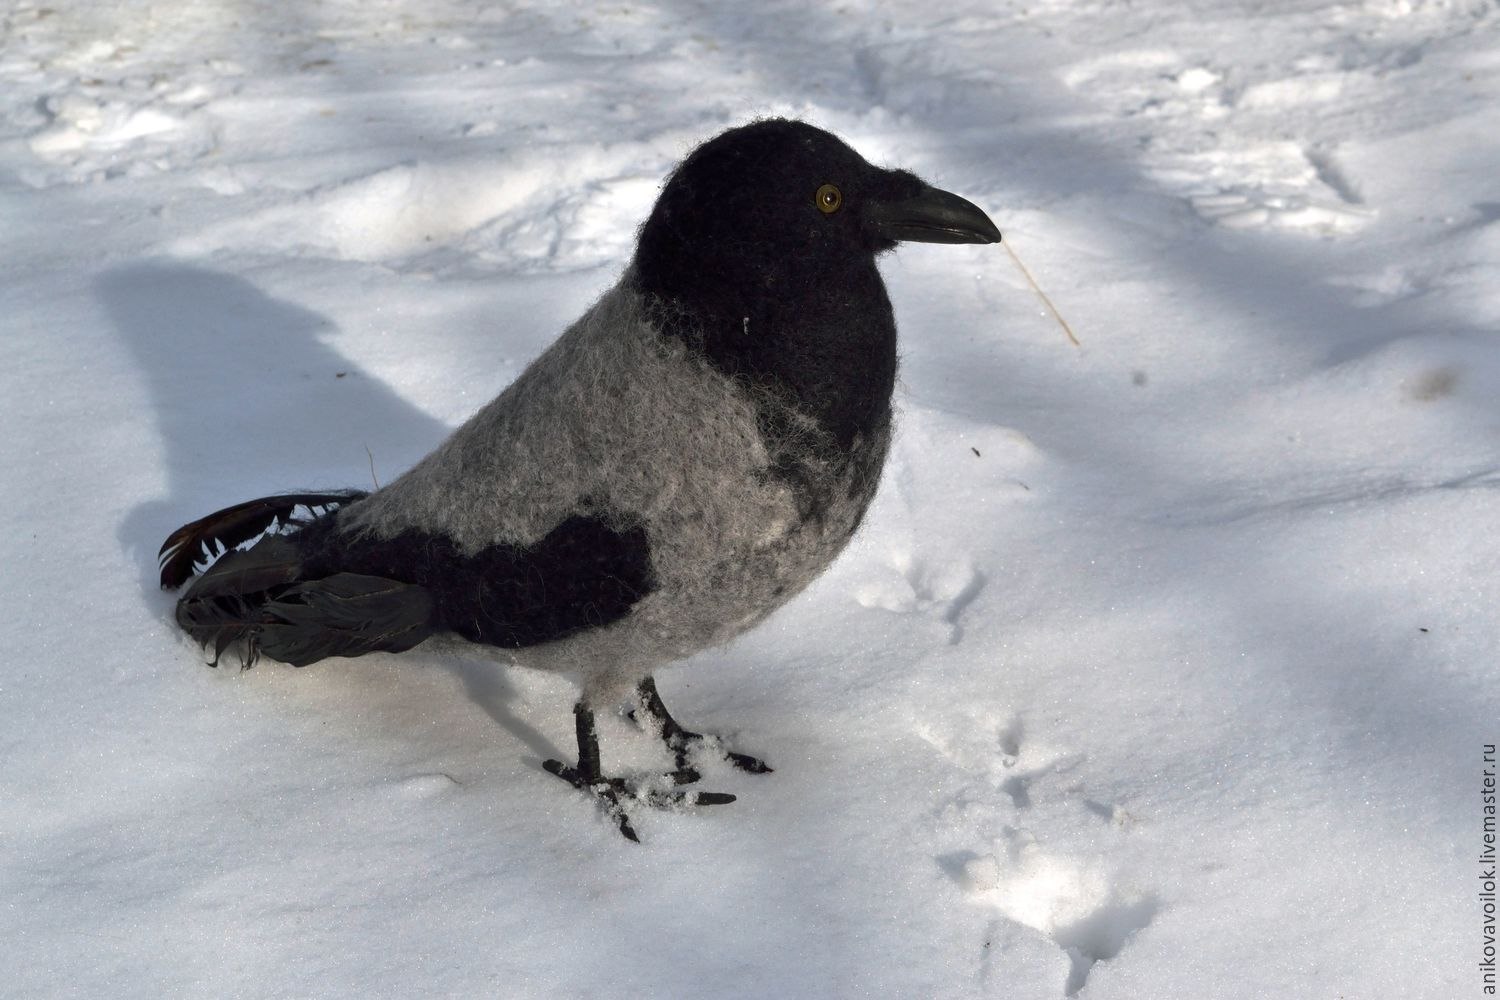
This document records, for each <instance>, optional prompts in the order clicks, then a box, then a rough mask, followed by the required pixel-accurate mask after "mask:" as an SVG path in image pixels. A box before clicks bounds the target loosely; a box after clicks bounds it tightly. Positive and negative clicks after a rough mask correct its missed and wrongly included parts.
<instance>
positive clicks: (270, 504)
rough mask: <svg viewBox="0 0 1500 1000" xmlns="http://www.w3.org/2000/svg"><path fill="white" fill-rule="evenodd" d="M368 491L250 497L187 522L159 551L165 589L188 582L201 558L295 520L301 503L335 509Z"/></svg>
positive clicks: (364, 494)
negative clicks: (275, 525)
mask: <svg viewBox="0 0 1500 1000" xmlns="http://www.w3.org/2000/svg"><path fill="white" fill-rule="evenodd" d="M366 495H367V494H366V493H365V492H364V491H363V490H330V491H328V492H324V493H285V494H282V495H281V496H274V497H261V498H260V499H258V500H246V501H245V502H244V503H237V504H235V505H234V506H233V507H225V508H224V509H223V510H219V511H215V512H214V513H212V514H209V515H208V516H207V517H201V518H199V519H198V520H196V521H193V522H191V523H189V524H184V525H183V526H182V527H180V528H178V529H177V530H176V531H174V532H172V533H171V534H170V535H168V536H167V540H166V541H165V542H163V543H162V546H161V551H160V552H159V553H158V555H157V559H158V561H159V563H160V566H161V586H162V589H163V590H176V589H177V588H178V587H180V586H182V585H183V584H184V583H186V582H187V580H188V578H189V577H191V576H192V575H193V573H194V571H195V567H196V564H197V562H198V561H199V560H200V559H203V558H205V557H207V558H210V559H211V558H213V557H214V556H216V555H217V554H218V552H219V551H222V549H233V548H234V547H235V546H237V545H241V544H243V543H245V542H248V541H249V540H250V539H252V538H254V537H255V536H256V535H259V534H261V533H263V532H264V531H266V530H267V529H268V528H270V527H271V525H273V524H275V523H277V522H278V521H279V522H280V523H282V524H288V523H292V522H293V520H294V519H295V515H296V510H297V508H298V507H306V508H308V509H310V510H313V511H318V510H319V509H321V510H324V511H331V510H336V509H337V508H339V507H342V506H343V505H344V504H347V503H352V502H353V501H355V500H358V499H360V498H361V497H364V496H366Z"/></svg>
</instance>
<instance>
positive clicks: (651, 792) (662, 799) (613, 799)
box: [542, 701, 734, 843]
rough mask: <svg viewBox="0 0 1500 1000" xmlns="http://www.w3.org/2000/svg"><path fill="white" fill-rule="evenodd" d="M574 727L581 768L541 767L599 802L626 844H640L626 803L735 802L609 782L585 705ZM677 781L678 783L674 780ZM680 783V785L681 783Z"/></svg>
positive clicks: (578, 708) (555, 763) (549, 763)
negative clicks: (627, 811)
mask: <svg viewBox="0 0 1500 1000" xmlns="http://www.w3.org/2000/svg"><path fill="white" fill-rule="evenodd" d="M573 724H574V728H575V730H576V731H577V735H578V766H577V767H569V766H568V765H566V764H564V763H563V762H562V761H560V760H545V761H543V762H542V767H543V768H544V769H546V771H547V772H548V773H549V774H555V775H557V776H558V777H559V778H561V779H562V780H564V781H566V782H567V783H568V784H570V785H572V786H573V787H574V788H577V789H579V790H580V791H584V792H588V793H590V794H591V795H593V796H594V797H595V798H597V799H598V800H599V804H600V805H601V806H603V807H604V811H605V813H606V814H607V815H608V816H609V818H610V819H612V820H614V821H615V825H616V826H618V827H619V829H620V833H621V834H622V835H623V836H624V837H625V839H626V840H633V841H635V842H636V843H640V840H641V838H640V837H638V836H636V832H635V828H634V827H632V826H631V825H630V817H629V815H627V814H626V812H625V806H624V803H623V801H622V800H623V799H635V800H636V801H638V802H644V803H646V804H647V805H649V806H654V807H656V808H658V809H668V808H671V807H673V806H717V805H723V804H725V803H727V802H733V801H734V796H733V795H730V794H728V793H726V792H684V791H663V790H661V789H657V788H633V787H631V786H630V785H628V784H626V783H625V780H624V779H623V778H607V777H605V776H604V773H603V770H602V769H601V767H600V765H599V732H598V730H597V729H596V728H595V726H594V712H593V710H592V709H591V708H589V707H588V706H587V705H585V704H584V703H583V702H581V701H580V702H578V703H577V704H575V705H574V706H573ZM673 777H674V780H676V779H675V776H673ZM679 783H680V782H679Z"/></svg>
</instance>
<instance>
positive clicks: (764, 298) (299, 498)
mask: <svg viewBox="0 0 1500 1000" xmlns="http://www.w3.org/2000/svg"><path fill="white" fill-rule="evenodd" d="M999 239H1000V232H999V230H998V229H996V228H995V225H994V223H992V222H991V221H990V220H989V219H988V218H987V217H986V216H985V214H984V213H983V212H982V211H980V210H979V209H978V208H977V207H975V206H974V205H973V204H971V203H969V202H967V201H965V200H964V199H962V198H959V197H958V196H956V195H953V194H949V193H948V192H946V191H940V190H937V189H936V188H933V187H930V186H929V185H927V184H926V183H924V182H923V181H921V180H920V179H918V178H917V177H916V176H914V175H913V174H910V173H907V172H905V171H900V170H884V169H881V168H879V167H875V166H872V165H871V164H869V163H867V162H866V161H865V160H864V159H863V158H861V157H860V155H859V154H858V153H856V152H855V151H854V150H852V149H850V148H849V147H848V146H847V145H845V144H844V143H843V142H842V141H840V140H839V139H838V138H836V137H834V136H833V135H830V134H829V133H827V132H825V131H822V130H821V129H818V128H815V127H813V126H811V125H808V124H805V123H803V122H799V121H789V120H782V119H773V120H765V121H757V122H754V123H752V124H749V125H745V126H743V127H740V128H735V129H731V130H729V131H727V132H724V133H723V134H721V135H719V136H717V137H715V138H713V139H711V140H709V141H708V142H706V143H704V144H703V145H702V146H700V147H698V148H697V149H696V150H694V151H693V152H692V153H691V154H690V155H689V156H688V157H687V159H686V160H684V161H683V162H682V164H681V165H680V166H679V167H678V168H677V170H676V171H675V172H674V173H673V174H672V175H671V177H669V178H668V180H667V182H666V184H665V185H664V187H663V189H662V193H661V196H660V198H658V200H657V202H656V206H655V207H654V208H653V209H652V211H651V215H650V217H649V218H648V219H647V220H646V222H645V224H644V225H643V226H642V227H641V230H640V234H639V242H638V245H637V248H636V253H635V258H634V260H633V261H632V262H631V263H630V265H629V266H628V267H627V268H626V269H625V272H624V274H623V275H622V276H621V278H620V280H619V282H618V283H617V284H616V285H615V286H614V287H613V288H611V289H610V290H609V291H608V292H606V293H605V294H604V296H603V297H602V298H601V299H600V300H599V301H598V302H596V303H595V304H594V305H593V306H592V307H590V308H589V310H588V311H587V312H586V313H584V314H583V316H582V317H581V318H580V319H579V320H578V321H577V322H576V323H574V324H573V325H572V326H571V327H570V328H569V329H568V330H567V331H566V332H565V333H564V334H563V335H562V337H561V338H559V339H558V341H557V342H556V343H555V344H553V345H552V347H550V348H549V349H548V350H547V351H546V352H545V353H543V354H542V355H541V357H539V358H538V359H537V360H536V361H535V362H534V363H533V364H532V365H531V366H530V367H529V368H528V369H527V370H526V371H525V372H524V373H523V374H522V375H521V376H520V377H519V378H518V379H516V381H515V382H514V383H513V384H511V385H510V387H509V388H507V389H506V390H505V391H504V392H503V393H501V394H500V396H499V397H498V398H497V399H495V400H494V401H493V402H491V403H489V404H488V405H487V406H485V407H484V408H483V409H481V410H480V411H479V412H478V413H476V414H475V415H474V416H473V418H471V419H470V420H469V421H468V422H467V423H466V424H464V425H463V426H462V427H460V428H459V429H458V430H457V431H455V432H454V433H453V436H452V437H450V438H449V439H448V440H447V441H446V442H445V443H444V444H443V445H442V446H441V447H439V448H438V449H437V450H436V451H434V452H433V453H432V454H430V455H428V456H427V457H426V458H425V459H423V460H422V461H421V462H419V463H418V464H417V465H416V466H415V467H414V468H412V469H411V470H410V471H409V472H407V473H406V474H405V475H403V476H401V477H400V478H399V479H397V480H395V481H394V482H392V483H391V484H390V485H388V486H385V487H383V488H380V489H377V490H376V491H374V492H373V493H363V492H359V491H353V490H346V491H337V492H328V493H303V494H292V495H284V496H275V497H267V498H264V499H260V500H251V501H248V502H246V503H242V504H238V505H236V506H234V507H229V508H227V509H225V510H222V511H219V512H218V513H215V514H210V515H209V516H208V517H205V518H203V519H201V520H198V521H194V522H193V523H191V524H188V525H185V526H184V527H182V528H180V529H179V530H177V531H176V532H174V533H173V534H172V536H171V537H170V538H168V539H167V541H166V543H165V544H164V545H163V546H162V550H161V582H162V586H163V587H165V588H169V589H173V588H176V587H179V586H181V585H182V584H183V583H185V582H186V581H187V580H188V579H189V577H191V576H192V575H193V574H194V572H199V575H198V576H197V578H196V579H195V580H193V582H192V585H191V586H189V587H188V588H187V590H186V591H185V592H184V593H183V595H182V597H181V599H180V600H179V601H178V603H177V622H178V624H179V625H181V626H182V628H183V629H185V630H186V631H187V632H188V634H190V635H191V636H192V637H193V638H195V639H197V640H198V641H199V642H201V643H203V644H204V645H212V646H213V648H214V652H215V662H217V659H218V657H219V656H220V655H222V654H223V652H224V651H225V649H227V648H229V647H230V646H231V645H234V644H236V643H240V644H242V648H243V649H244V661H243V662H244V663H245V664H247V665H248V664H251V663H253V662H254V661H255V659H256V657H257V656H258V655H261V654H264V655H266V656H269V657H271V658H273V659H277V660H282V661H284V662H286V663H290V664H294V665H296V666H303V665H305V664H309V663H313V662H314V661H317V660H321V659H323V658H324V657H329V656H359V655H362V654H364V653H370V652H375V651H377V650H383V651H389V652H400V651H403V650H407V649H411V648H412V647H413V646H416V645H417V644H418V643H421V642H423V641H425V640H427V639H429V638H433V637H445V638H448V639H454V640H459V641H461V642H462V643H464V644H468V648H469V649H471V650H472V649H475V648H479V649H483V650H486V651H488V652H490V653H492V654H494V655H495V656H497V657H498V658H500V659H503V660H505V661H507V662H512V663H517V664H522V665H525V666H530V667H536V668H540V669H543V670H553V671H559V672H562V673H566V674H570V675H572V676H574V677H575V678H577V679H578V680H579V682H580V683H581V686H582V692H581V694H580V696H579V699H578V702H577V704H576V705H575V706H574V714H575V721H576V728H577V737H578V764H577V765H576V766H572V767H570V766H567V765H564V764H562V763H561V762H559V761H555V760H549V761H547V762H546V764H545V767H546V768H547V770H549V771H550V772H552V773H553V774H556V775H558V776H559V777H562V778H563V779H565V780H567V781H568V782H570V783H572V784H573V785H575V786H577V787H578V788H580V789H584V790H587V791H589V792H591V793H593V794H594V795H595V796H597V797H598V798H599V799H600V801H601V802H602V803H603V805H604V806H605V808H606V810H607V811H608V812H609V814H610V815H611V817H612V818H613V819H614V820H615V821H616V823H617V824H618V825H619V829H620V831H621V832H622V833H623V834H624V835H625V836H626V837H629V838H630V839H632V840H634V839H636V836H635V832H634V830H633V829H632V828H631V825H630V820H629V817H628V815H627V814H626V810H625V803H626V802H628V801H644V802H647V803H649V804H652V805H679V804H680V805H706V804H717V803H723V802H729V801H732V800H733V796H731V795H724V794H718V793H712V792H688V791H684V790H682V789H679V788H676V787H672V788H671V789H670V790H667V791H662V790H660V788H659V783H657V784H656V785H650V784H648V786H646V787H645V788H635V787H633V786H631V785H628V784H627V783H626V782H624V781H622V780H620V779H617V778H610V777H606V776H605V775H604V774H603V773H602V772H601V769H600V764H599V745H598V738H597V736H596V733H595V728H594V714H593V713H594V709H595V708H596V707H597V706H601V705H604V706H610V705H618V704H620V703H621V702H624V701H626V700H627V699H629V698H631V697H634V698H635V699H636V700H637V705H638V706H639V709H640V711H639V712H638V713H637V715H636V718H637V719H638V720H642V721H644V722H645V723H646V724H648V725H649V726H650V727H651V728H653V729H654V730H655V731H656V732H657V733H658V734H659V735H660V737H661V738H662V739H663V740H664V741H665V742H666V743H667V746H668V748H669V749H670V750H672V751H673V753H674V755H675V758H676V768H677V770H676V771H675V772H673V774H672V777H673V778H674V779H675V781H676V782H677V783H678V784H683V783H690V782H692V781H694V780H696V779H697V777H698V774H697V772H696V771H694V770H693V769H692V768H691V767H689V766H688V759H689V753H690V752H691V751H692V750H694V749H695V748H698V747H701V746H704V745H705V744H708V745H710V746H712V747H714V748H718V746H719V744H718V743H717V741H708V740H707V739H706V738H705V737H703V736H702V735H700V734H698V733H694V732H691V731H689V730H687V729H684V728H683V727H682V726H681V725H679V724H678V723H677V722H676V721H675V720H674V719H673V718H672V716H671V715H670V714H669V713H668V712H667V710H666V707H665V706H664V705H663V704H662V701H661V697H660V695H659V694H658V693H657V690H656V686H655V683H654V681H653V680H652V674H653V673H654V672H655V671H656V670H657V668H659V667H662V666H665V665H667V664H669V663H672V662H674V661H676V660H680V659H683V658H685V657H688V656H691V655H692V654H694V653H696V652H698V651H700V650H702V649H705V648H707V647H710V646H715V645H718V644H720V643H723V642H726V641H727V640H729V639H731V638H733V637H734V636H736V635H739V634H740V633H741V632H744V631H745V630H746V629H749V628H752V627H754V626H755V625H756V624H757V623H759V622H760V621H762V620H763V619H764V618H765V617H766V616H767V615H769V614H770V613H771V612H772V611H774V610H775V609H776V608H778V607H780V606H781V605H782V604H783V603H785V602H786V601H787V600H788V599H789V598H791V597H792V596H793V595H794V594H796V593H797V592H798V591H800V590H801V589H802V588H803V587H805V586H807V585H808V583H810V582H811V581H812V580H813V579H815V578H816V577H817V576H818V574H820V573H822V572H823V570H824V569H825V568H826V567H827V566H828V564H829V563H830V562H831V561H832V560H833V558H834V557H835V556H836V555H838V553H839V551H840V550H841V549H843V547H844V546H845V545H846V544H847V543H848V541H849V539H850V537H851V536H852V535H853V534H854V531H855V529H856V528H857V527H858V526H859V523H860V519H861V518H862V517H863V515H864V512H865V508H866V507H867V506H868V505H869V503H870V500H871V498H872V496H873V495H874V493H875V487H876V484H877V482H878V481H879V478H880V469H881V465H882V464H883V463H884V461H885V456H886V449H887V445H888V444H889V441H890V430H891V393H892V390H893V388H894V384H895V378H896V323H895V319H894V317H893V316H892V313H891V303H890V299H889V298H887V296H886V290H885V285H884V284H883V283H882V282H881V279H880V272H879V271H878V270H877V269H876V266H875V258H876V256H877V255H878V254H881V253H883V252H885V251H888V250H891V249H893V248H894V247H895V245H896V243H897V242H898V241H903V240H916V241H921V242H927V243H994V242H997V241H998V240H999ZM271 529H275V530H271ZM254 539H258V540H256V541H254V544H253V545H249V546H248V547H241V546H245V543H247V542H250V541H252V540H254ZM226 549H227V550H228V551H227V552H225V554H224V555H222V557H220V558H218V559H217V560H216V561H212V562H211V565H209V566H208V568H206V569H201V570H200V569H199V566H198V565H197V563H198V562H199V561H201V560H205V559H207V560H213V557H214V555H215V554H217V553H219V552H223V551H225V550H226ZM725 756H726V757H727V759H729V760H730V761H731V762H732V763H734V764H735V765H737V766H739V767H741V768H743V769H745V770H748V771H768V770H770V769H769V768H768V767H766V765H765V764H763V763H762V762H760V761H759V760H757V759H756V758H754V757H749V756H746V755H744V754H726V755H725ZM653 788H655V789H656V790H652V789H653Z"/></svg>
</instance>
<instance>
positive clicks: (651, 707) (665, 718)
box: [636, 677, 771, 783]
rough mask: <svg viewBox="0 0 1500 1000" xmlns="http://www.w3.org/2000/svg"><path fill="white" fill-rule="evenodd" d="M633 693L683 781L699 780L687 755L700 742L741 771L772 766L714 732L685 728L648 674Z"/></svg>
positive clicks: (764, 771)
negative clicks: (729, 745)
mask: <svg viewBox="0 0 1500 1000" xmlns="http://www.w3.org/2000/svg"><path fill="white" fill-rule="evenodd" d="M636 693H637V694H639V695H640V698H641V708H642V709H643V710H644V712H645V714H646V718H647V719H649V720H650V722H651V724H652V725H654V727H655V729H656V733H657V735H658V736H660V737H661V740H662V742H663V743H665V744H666V745H667V749H668V750H670V751H672V755H673V757H674V758H675V759H676V762H677V772H676V773H677V775H678V776H679V780H680V781H682V782H683V783H687V782H690V781H697V780H698V772H697V771H695V770H693V768H691V767H689V766H688V755H689V754H690V753H691V752H692V750H693V749H694V748H695V747H703V746H711V747H712V748H713V749H714V750H715V751H717V752H718V753H719V754H721V755H722V756H723V757H724V759H725V760H727V761H729V763H731V764H733V765H734V766H735V767H737V768H739V769H740V770H741V771H749V772H750V773H751V774H770V773H771V766H770V765H769V764H767V763H766V762H765V761H763V760H761V759H760V758H759V757H752V756H750V755H749V754H746V753H735V752H734V751H733V750H727V749H725V748H724V744H723V742H722V741H721V740H720V739H719V738H718V737H717V736H705V735H703V734H702V733H695V732H693V731H692V730H691V729H684V728H683V727H682V724H681V723H679V722H678V721H677V720H676V719H674V718H672V713H670V712H668V711H667V706H666V704H665V703H663V702H662V700H661V692H659V691H657V690H656V679H655V678H653V677H647V678H646V679H645V680H643V681H641V683H640V684H639V685H638V686H637V687H636Z"/></svg>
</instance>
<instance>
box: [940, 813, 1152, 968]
mask: <svg viewBox="0 0 1500 1000" xmlns="http://www.w3.org/2000/svg"><path fill="white" fill-rule="evenodd" d="M940 864H941V865H942V867H943V868H944V870H945V871H947V872H948V873H949V875H950V876H952V877H953V879H954V880H955V881H956V882H958V884H959V885H961V886H962V887H963V888H964V890H965V891H966V892H967V893H968V894H969V896H970V898H972V899H974V900H975V901H976V902H982V903H986V904H988V905H991V906H993V907H994V908H995V909H997V910H998V911H999V912H1000V913H1001V914H1002V915H1003V916H1004V917H1006V918H1007V919H1009V920H1012V921H1014V922H1015V923H1018V924H1021V925H1023V926H1025V927H1030V928H1031V929H1032V930H1035V931H1038V932H1040V933H1042V934H1045V935H1046V936H1047V937H1049V938H1051V939H1052V941H1053V942H1054V943H1056V944H1057V946H1058V947H1059V948H1061V949H1062V950H1063V952H1064V953H1065V954H1066V955H1067V956H1068V960H1069V970H1068V977H1067V980H1066V982H1064V984H1063V993H1064V995H1066V996H1073V995H1075V994H1077V993H1078V991H1079V990H1081V989H1083V987H1084V984H1085V983H1087V982H1088V977H1089V973H1090V972H1092V971H1093V968H1094V966H1095V964H1096V963H1098V962H1104V961H1108V960H1110V959H1112V958H1115V957H1116V956H1118V955H1119V954H1120V952H1121V950H1123V949H1124V947H1125V945H1126V944H1128V943H1129V941H1130V939H1131V938H1132V937H1134V936H1135V934H1136V933H1137V932H1139V931H1141V930H1143V929H1144V928H1146V927H1147V926H1149V925H1150V923H1151V921H1152V920H1153V919H1154V918H1155V916H1156V914H1157V912H1158V911H1159V910H1160V909H1161V902H1160V900H1159V899H1158V898H1157V897H1156V895H1155V894H1154V893H1150V892H1140V891H1136V890H1133V889H1130V888H1127V887H1125V886H1122V885H1119V884H1116V882H1115V880H1114V879H1111V878H1110V877H1108V876H1107V875H1105V874H1104V873H1103V872H1102V871H1101V870H1100V869H1099V866H1097V865H1094V864H1089V863H1086V862H1079V861H1076V860H1074V859H1070V858H1067V857H1063V856H1061V855H1057V854H1053V853H1051V852H1048V851H1046V850H1044V849H1043V848H1042V847H1041V846H1040V845H1039V844H1037V843H1036V841H1035V840H1034V839H1033V838H1032V837H1031V836H1030V834H1028V833H1025V832H1023V831H1018V830H1009V831H1007V833H1006V835H1005V837H1004V838H1003V839H1002V842H1001V843H1000V844H999V846H998V848H997V849H996V850H995V851H992V852H990V853H985V854H977V853H973V852H963V853H960V854H956V855H949V856H947V857H945V858H942V859H940Z"/></svg>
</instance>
